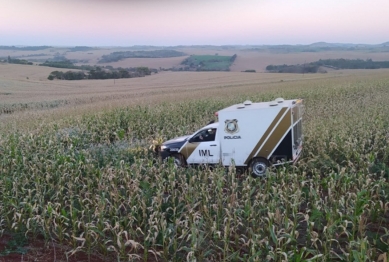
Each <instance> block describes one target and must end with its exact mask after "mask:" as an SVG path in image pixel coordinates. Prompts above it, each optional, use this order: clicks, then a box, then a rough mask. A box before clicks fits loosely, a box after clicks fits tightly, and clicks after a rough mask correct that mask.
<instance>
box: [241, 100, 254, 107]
mask: <svg viewBox="0 0 389 262" xmlns="http://www.w3.org/2000/svg"><path fill="white" fill-rule="evenodd" d="M252 103H253V102H251V101H250V100H246V101H244V102H243V104H244V105H245V106H249V105H251V104H252Z"/></svg>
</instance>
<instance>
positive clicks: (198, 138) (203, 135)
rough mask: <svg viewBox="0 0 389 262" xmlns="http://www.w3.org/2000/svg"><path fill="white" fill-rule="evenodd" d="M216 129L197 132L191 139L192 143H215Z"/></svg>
mask: <svg viewBox="0 0 389 262" xmlns="http://www.w3.org/2000/svg"><path fill="white" fill-rule="evenodd" d="M215 137H216V128H209V129H204V130H201V131H200V132H198V133H197V134H196V135H195V136H194V137H193V138H192V141H193V142H209V141H215Z"/></svg>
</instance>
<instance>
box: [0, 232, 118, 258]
mask: <svg viewBox="0 0 389 262" xmlns="http://www.w3.org/2000/svg"><path fill="white" fill-rule="evenodd" d="M18 241H19V242H20V240H18V239H15V237H13V236H11V235H8V234H4V235H3V236H2V237H0V262H16V261H18V262H21V261H35V262H46V261H50V262H51V261H56V262H62V261H64V262H65V261H67V262H86V261H88V262H103V261H111V260H112V259H110V258H107V257H103V256H100V255H97V254H91V255H88V254H86V253H81V252H77V253H76V254H74V255H73V256H70V257H69V258H68V259H67V258H66V252H68V251H69V250H70V249H69V248H68V247H64V246H61V245H58V244H55V243H52V244H46V243H45V241H44V240H43V239H34V240H32V239H28V240H27V241H26V240H24V241H22V242H20V243H18V244H16V243H17V242H18Z"/></svg>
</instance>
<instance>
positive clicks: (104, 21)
mask: <svg viewBox="0 0 389 262" xmlns="http://www.w3.org/2000/svg"><path fill="white" fill-rule="evenodd" d="M0 1H3V3H2V6H3V10H4V12H3V14H2V16H1V17H0V35H1V36H2V37H1V40H0V45H3V46H9V45H13V46H15V45H16V46H42V45H48V46H63V47H67V46H95V47H128V46H204V45H210V46H244V45H248V46H263V45H310V44H315V43H323V42H324V43H330V44H331V43H332V44H351V43H355V44H360V45H379V44H382V43H386V42H387V41H388V39H387V35H388V33H389V30H388V28H387V25H388V24H389V16H387V14H386V10H388V9H389V1H387V0H376V1H375V2H374V4H371V3H366V1H363V0H346V1H337V0H327V1H325V2H324V3H323V1H312V0H297V1H294V2H290V1H287V0H274V1H257V0H242V1H240V2H235V1H233V0H224V1H223V2H221V1H219V0H199V1H196V2H189V1H183V0H181V1H180V0H167V1H163V2H162V1H157V0H148V1H140V0H133V1H123V0H111V1H107V0H82V1H77V0H66V1H65V0H58V1H55V2H53V1H50V0H35V1H31V0H14V1H5V0H0Z"/></svg>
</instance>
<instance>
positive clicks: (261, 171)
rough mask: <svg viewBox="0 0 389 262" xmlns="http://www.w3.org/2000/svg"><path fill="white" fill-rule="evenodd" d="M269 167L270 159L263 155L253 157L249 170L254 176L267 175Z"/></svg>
mask: <svg viewBox="0 0 389 262" xmlns="http://www.w3.org/2000/svg"><path fill="white" fill-rule="evenodd" d="M268 167H269V161H267V159H265V158H263V157H257V158H253V159H252V160H251V162H250V165H249V171H250V173H251V176H252V177H254V178H258V177H265V176H266V171H267V169H268Z"/></svg>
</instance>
